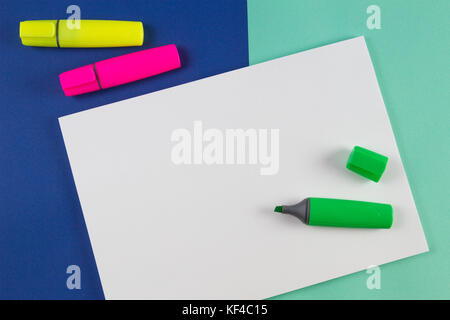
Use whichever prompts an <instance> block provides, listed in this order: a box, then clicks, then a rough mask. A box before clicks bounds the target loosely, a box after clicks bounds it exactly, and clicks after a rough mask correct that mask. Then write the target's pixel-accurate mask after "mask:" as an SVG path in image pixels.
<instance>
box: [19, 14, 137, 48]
mask: <svg viewBox="0 0 450 320" xmlns="http://www.w3.org/2000/svg"><path fill="white" fill-rule="evenodd" d="M20 38H21V39H22V44H23V45H24V46H34V47H58V48H105V47H131V46H142V43H143V42H144V28H143V26H142V22H140V21H115V20H31V21H22V22H21V23H20Z"/></svg>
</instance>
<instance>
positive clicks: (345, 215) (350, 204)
mask: <svg viewBox="0 0 450 320" xmlns="http://www.w3.org/2000/svg"><path fill="white" fill-rule="evenodd" d="M275 211H276V212H281V213H287V214H291V215H294V216H296V217H297V218H299V219H300V220H302V221H303V222H304V223H306V224H309V225H313V226H329V227H348V228H385V229H388V228H390V227H391V226H392V221H393V210H392V206H391V205H390V204H384V203H374V202H365V201H354V200H340V199H327V198H307V199H305V200H303V201H301V202H300V203H298V204H296V205H293V206H279V207H276V208H275Z"/></svg>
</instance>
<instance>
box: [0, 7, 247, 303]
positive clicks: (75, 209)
mask: <svg viewBox="0 0 450 320" xmlns="http://www.w3.org/2000/svg"><path fill="white" fill-rule="evenodd" d="M71 4H76V5H78V6H80V8H81V18H82V19H109V20H136V21H142V22H143V23H144V30H145V40H144V45H143V46H142V47H130V48H103V49H57V48H37V47H25V46H22V45H21V42H20V38H19V22H20V21H24V20H41V19H64V18H67V17H68V14H66V8H67V7H68V6H69V5H71ZM171 43H175V44H176V45H177V47H178V48H179V50H180V56H181V61H182V65H183V67H182V68H181V69H178V70H175V71H171V72H169V73H166V74H163V75H159V76H157V77H154V78H149V79H145V80H141V81H139V82H135V83H132V84H127V85H123V86H120V87H115V88H111V89H108V90H104V91H101V92H94V93H90V94H86V95H83V96H78V97H71V98H68V97H65V96H64V94H63V91H62V90H61V87H60V84H59V80H58V75H59V74H60V73H62V72H64V71H67V70H70V69H73V68H76V67H80V66H83V65H86V64H89V63H92V62H95V61H99V60H104V59H107V58H110V57H114V56H117V55H122V54H126V53H130V52H134V51H137V50H142V49H148V48H152V47H157V46H162V45H166V44H171ZM247 65H248V39H247V4H246V1H244V0H214V1H211V0H189V1H187V0H178V1H176V0H164V1H162V0H154V1H151V0H147V1H119V0H116V1H111V0H108V1H99V0H96V1H81V0H77V1H76V3H74V2H73V1H70V2H68V1H17V0H16V1H12V0H11V1H2V2H1V3H0V68H1V69H0V70H1V75H0V299H101V298H103V293H102V290H101V284H100V280H99V277H98V273H97V269H96V266H95V261H94V256H93V254H92V250H91V247H90V243H89V238H88V234H87V231H86V227H85V224H84V220H83V215H82V212H81V208H80V205H79V201H78V197H77V193H76V189H75V185H74V182H73V178H72V174H71V171H70V166H69V162H68V159H67V155H66V151H65V148H64V143H63V140H62V136H61V132H60V129H59V125H58V121H57V118H58V117H60V116H63V115H67V114H71V113H74V112H78V111H82V110H86V109H90V108H94V107H97V106H100V105H104V104H107V103H112V102H115V101H119V100H123V99H126V98H130V97H135V96H138V95H142V94H145V93H148V92H152V91H156V90H160V89H163V88H167V87H171V86H175V85H178V84H181V83H184V82H188V81H192V80H196V79H200V78H203V77H207V76H211V75H214V74H217V73H222V72H226V71H229V70H232V69H236V68H240V67H244V66H247ZM149 107H151V106H149ZM72 264H75V265H78V266H80V268H81V287H82V289H81V290H68V289H67V287H66V279H67V277H68V275H67V274H66V268H67V266H69V265H72Z"/></svg>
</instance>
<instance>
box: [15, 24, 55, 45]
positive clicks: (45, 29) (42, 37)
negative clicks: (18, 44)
mask: <svg viewBox="0 0 450 320" xmlns="http://www.w3.org/2000/svg"><path fill="white" fill-rule="evenodd" d="M19 29H20V31H19V33H20V38H21V39H22V44H23V45H24V46H36V47H56V46H57V41H56V37H57V20H34V21H22V22H21V23H20V27H19Z"/></svg>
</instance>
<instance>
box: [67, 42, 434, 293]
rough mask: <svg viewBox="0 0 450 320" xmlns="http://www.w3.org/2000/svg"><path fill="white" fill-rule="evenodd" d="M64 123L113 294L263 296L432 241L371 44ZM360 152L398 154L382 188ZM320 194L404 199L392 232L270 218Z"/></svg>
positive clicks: (217, 79) (328, 49)
mask: <svg viewBox="0 0 450 320" xmlns="http://www.w3.org/2000/svg"><path fill="white" fill-rule="evenodd" d="M105 94H106V92H105ZM59 121H60V125H61V128H62V132H63V136H64V141H65V144H66V148H67V152H68V156H69V159H70V164H71V167H72V172H73V176H74V179H75V183H76V187H77V191H78V194H79V198H80V201H81V205H82V209H83V213H84V217H85V220H86V224H87V228H88V232H89V236H90V239H91V243H92V247H93V250H94V255H95V258H96V262H97V266H98V269H99V273H100V277H101V281H102V285H103V289H104V293H105V296H106V298H108V299H221V298H224V299H228V298H231V299H262V298H268V297H271V296H274V295H278V294H281V293H284V292H287V291H291V290H294V289H299V288H302V287H305V286H309V285H312V284H315V283H318V282H322V281H326V280H329V279H333V278H336V277H340V276H343V275H346V274H349V273H353V272H357V271H360V270H363V269H365V268H367V267H369V266H371V265H380V264H384V263H387V262H390V261H394V260H397V259H401V258H405V257H408V256H411V255H415V254H418V253H421V252H425V251H427V250H428V248H427V243H426V239H425V237H424V233H423V230H422V226H421V224H420V220H419V217H418V214H417V210H416V208H415V205H414V201H413V198H412V195H411V191H410V188H409V185H408V181H407V178H406V175H405V171H404V169H403V166H402V162H401V159H400V156H399V153H398V150H397V146H396V143H395V139H394V135H393V133H392V129H391V126H390V123H389V119H388V116H387V113H386V110H385V106H384V104H383V100H382V97H381V94H380V90H379V88H378V84H377V80H376V77H375V73H374V70H373V67H372V64H371V60H370V57H369V53H368V51H367V48H366V45H365V42H364V38H362V37H359V38H355V39H351V40H347V41H342V42H338V43H336V44H332V45H328V46H325V47H321V48H317V49H313V50H309V51H306V52H302V53H298V54H294V55H291V56H288V57H284V58H280V59H277V60H273V61H270V62H266V63H262V64H258V65H255V66H251V67H248V68H243V69H240V70H236V71H232V72H228V73H225V74H221V75H218V76H214V77H210V78H206V79H203V80H199V81H195V82H191V83H188V84H185V85H181V86H178V87H174V88H169V89H166V90H162V91H159V92H155V93H151V94H147V95H144V96H140V97H137V98H133V99H128V100H125V101H121V102H117V103H113V104H110V105H106V106H103V107H99V108H95V109H91V110H88V111H84V112H80V113H76V114H73V115H69V116H65V117H62V118H60V120H59ZM200 127H201V128H200ZM211 129H215V130H211ZM227 129H228V130H227ZM231 129H242V130H241V131H240V133H239V132H238V133H236V132H237V131H230V130H231ZM233 134H237V135H239V134H248V136H249V137H250V138H248V140H245V141H246V142H244V143H243V144H239V142H236V144H238V145H240V146H241V148H237V149H239V151H238V150H237V149H235V150H234V151H235V153H234V154H233V153H232V148H231V142H230V141H233ZM277 134H278V138H277ZM189 136H190V137H191V143H192V144H191V145H189V146H190V148H189V146H188V144H187V142H189V141H188V140H187V139H188V138H189ZM255 136H256V138H255ZM265 137H268V139H265ZM203 139H205V140H206V141H203ZM208 139H209V140H208ZM227 139H229V143H230V145H229V146H228V148H227V146H226V141H227ZM266 140H267V141H266ZM183 141H184V142H185V143H186V144H185V145H181V144H180V143H182V142H183ZM277 141H278V143H277ZM241 142H242V141H241ZM277 145H278V149H279V150H278V152H277ZM354 145H360V146H363V147H367V148H369V149H372V150H374V151H377V152H380V153H382V154H385V155H387V156H388V157H389V162H388V167H387V169H386V172H385V174H384V176H383V177H382V179H381V181H380V182H379V183H378V184H377V183H374V182H372V181H369V180H367V179H364V178H363V177H361V176H358V175H356V174H355V173H353V172H351V171H349V170H347V169H346V168H345V163H346V159H347V157H348V155H349V153H350V151H351V149H352V147H353V146H354ZM268 146H271V148H268ZM264 155H266V156H264ZM267 155H268V156H267ZM239 157H241V158H239ZM189 161H191V162H192V164H188V163H189ZM238 161H240V162H242V163H241V164H236V162H238ZM277 161H278V165H277ZM180 162H181V163H180ZM177 163H178V164H177ZM233 163H234V164H233ZM308 196H316V197H334V198H344V199H355V200H365V201H374V202H384V203H391V204H392V205H393V208H394V224H393V227H392V229H390V230H374V229H346V228H327V227H312V226H307V225H304V224H303V223H302V222H300V221H299V220H297V219H296V218H294V217H291V216H283V215H280V214H276V213H273V208H274V206H275V205H278V204H293V203H296V202H298V201H300V200H302V199H303V198H305V197H308ZM361 285H365V284H361Z"/></svg>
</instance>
